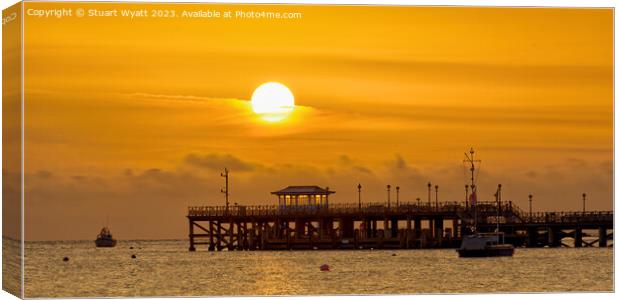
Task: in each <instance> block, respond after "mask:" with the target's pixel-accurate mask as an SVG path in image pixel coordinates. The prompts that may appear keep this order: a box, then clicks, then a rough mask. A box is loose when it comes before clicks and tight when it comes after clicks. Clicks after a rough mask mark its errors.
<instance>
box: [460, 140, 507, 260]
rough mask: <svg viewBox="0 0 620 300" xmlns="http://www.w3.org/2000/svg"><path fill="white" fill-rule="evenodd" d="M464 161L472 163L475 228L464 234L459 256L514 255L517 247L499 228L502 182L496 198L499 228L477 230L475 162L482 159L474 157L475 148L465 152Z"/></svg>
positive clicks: (471, 198) (472, 201)
mask: <svg viewBox="0 0 620 300" xmlns="http://www.w3.org/2000/svg"><path fill="white" fill-rule="evenodd" d="M464 162H466V163H468V164H469V165H470V168H469V170H470V171H471V188H472V193H471V196H470V202H471V203H472V206H473V208H474V228H473V229H474V230H473V232H474V233H473V234H471V235H468V236H464V237H463V241H462V242H461V247H460V248H459V249H458V250H457V252H458V253H459V257H494V256H512V255H513V254H514V251H515V248H514V246H513V245H511V244H506V243H504V233H503V232H500V230H499V207H500V199H501V187H502V186H501V184H500V185H498V190H497V192H496V193H495V200H496V201H497V218H496V220H497V230H496V231H495V232H490V233H482V232H477V228H476V227H477V225H478V224H477V222H478V215H477V208H476V197H477V196H476V180H475V169H476V167H475V162H480V160H475V159H474V149H473V148H472V149H471V150H469V155H467V153H465V160H464Z"/></svg>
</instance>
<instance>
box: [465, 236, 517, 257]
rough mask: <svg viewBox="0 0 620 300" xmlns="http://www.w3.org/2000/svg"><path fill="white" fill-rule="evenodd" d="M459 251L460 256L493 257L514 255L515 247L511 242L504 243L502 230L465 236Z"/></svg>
mask: <svg viewBox="0 0 620 300" xmlns="http://www.w3.org/2000/svg"><path fill="white" fill-rule="evenodd" d="M457 251H458V252H459V257H493V256H512V255H513V254H514V252H515V248H514V246H513V245H511V244H504V242H503V233H501V232H499V233H497V232H492V233H480V232H478V233H474V234H472V235H468V236H465V237H464V238H463V242H462V243H461V248H459V249H458V250H457Z"/></svg>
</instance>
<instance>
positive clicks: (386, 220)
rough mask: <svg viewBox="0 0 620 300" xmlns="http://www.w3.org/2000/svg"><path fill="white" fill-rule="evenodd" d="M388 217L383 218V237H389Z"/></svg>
mask: <svg viewBox="0 0 620 300" xmlns="http://www.w3.org/2000/svg"><path fill="white" fill-rule="evenodd" d="M388 229H389V226H388V219H383V238H389V236H388V232H389V231H388Z"/></svg>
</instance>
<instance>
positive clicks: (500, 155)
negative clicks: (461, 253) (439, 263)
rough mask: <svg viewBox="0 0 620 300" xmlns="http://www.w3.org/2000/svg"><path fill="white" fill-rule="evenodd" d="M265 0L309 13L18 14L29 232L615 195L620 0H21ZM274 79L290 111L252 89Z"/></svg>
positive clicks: (544, 203)
mask: <svg viewBox="0 0 620 300" xmlns="http://www.w3.org/2000/svg"><path fill="white" fill-rule="evenodd" d="M60 7H64V8H74V9H75V8H78V7H82V8H85V9H89V8H98V9H113V8H117V9H122V8H134V9H137V8H149V9H151V8H159V9H166V8H167V9H175V10H176V11H177V12H181V11H182V10H200V9H202V10H207V9H217V10H220V11H226V10H231V11H235V10H246V11H251V10H259V11H280V12H300V13H302V14H303V17H302V18H301V19H288V20H266V19H262V20H248V19H245V20H239V19H231V20H225V19H187V18H171V19H153V18H146V19H134V20H133V21H132V20H129V19H127V18H120V17H118V18H88V17H85V18H77V17H72V18H62V19H57V18H37V17H33V16H30V17H29V16H26V25H25V69H24V72H25V76H26V77H25V90H26V95H25V99H26V100H25V122H26V123H25V124H26V125H25V149H26V150H25V161H26V164H25V168H26V170H25V173H26V194H25V197H26V220H25V221H26V223H25V228H26V239H27V240H51V239H93V238H94V237H95V236H96V234H97V233H98V231H99V229H100V226H102V225H104V224H105V222H106V216H109V220H110V221H109V222H110V227H111V228H112V232H113V233H114V234H115V236H116V237H118V238H120V239H135V238H144V239H152V238H184V237H186V235H187V232H186V230H187V228H186V227H187V221H186V219H185V217H184V216H185V215H186V210H187V206H188V205H223V203H224V200H223V199H224V198H223V196H222V194H221V193H220V192H219V189H220V188H221V187H222V185H223V180H222V178H221V177H220V172H221V171H222V169H223V168H224V167H227V168H229V169H230V176H231V187H230V190H231V202H238V203H239V204H242V205H250V204H252V205H253V204H265V205H268V204H269V205H271V204H275V203H276V199H275V198H274V197H273V196H272V195H271V194H270V192H271V191H275V190H277V189H280V188H283V187H286V186H288V185H320V186H323V187H325V186H329V187H330V189H331V190H334V191H336V194H334V195H333V198H332V199H333V200H332V201H333V202H353V201H357V190H356V186H357V184H358V182H359V183H361V184H362V185H363V187H364V190H363V196H362V197H363V200H364V201H373V202H379V201H385V194H386V191H385V185H386V184H391V185H392V186H397V185H398V186H400V187H401V201H414V199H415V198H416V197H421V198H422V199H426V192H425V188H426V183H427V182H428V181H431V182H432V183H433V185H434V184H438V185H439V186H440V196H439V197H440V201H463V198H464V193H465V191H464V184H465V183H466V182H467V176H466V174H465V172H466V169H465V167H464V165H463V163H462V160H463V158H464V154H463V153H464V152H466V151H468V150H469V148H470V147H474V148H475V149H476V150H477V155H479V158H480V159H482V165H481V172H480V179H479V180H480V184H479V193H480V198H483V199H488V200H490V199H491V198H492V195H493V192H494V191H495V186H496V185H497V184H498V183H501V184H502V185H503V186H504V193H503V195H504V196H503V198H504V200H506V201H508V200H511V201H513V202H514V203H516V204H517V205H519V206H521V207H522V208H523V209H526V208H527V195H528V194H530V193H532V194H534V209H535V210H580V209H581V200H580V198H581V193H583V192H585V193H587V194H588V202H587V207H588V209H593V210H610V209H612V172H613V164H612V159H613V107H612V105H613V52H612V51H613V31H612V29H613V11H612V10H611V9H532V8H471V7H468V8H457V7H424V8H421V7H371V6H366V7H355V6H332V7H325V6H294V5H288V6H267V5H264V6H247V5H238V6H233V5H175V6H166V5H126V4H110V3H100V4H87V5H86V4H51V3H26V9H28V8H60ZM269 81H277V82H280V83H282V84H284V85H286V86H287V87H288V88H289V89H290V90H291V91H292V93H293V94H294V96H295V102H296V107H295V109H294V111H293V113H292V114H291V115H289V116H288V117H287V118H285V119H283V120H282V121H280V122H266V121H264V120H262V119H261V118H260V117H259V116H257V115H256V114H255V113H254V112H253V111H252V108H251V106H250V102H249V99H250V97H251V96H252V93H253V92H254V89H256V88H257V87H258V86H259V85H261V84H262V83H265V82H269Z"/></svg>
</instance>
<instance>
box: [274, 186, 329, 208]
mask: <svg viewBox="0 0 620 300" xmlns="http://www.w3.org/2000/svg"><path fill="white" fill-rule="evenodd" d="M271 193H272V194H274V195H276V196H278V207H280V208H289V207H328V206H329V195H330V194H333V193H335V192H333V191H330V190H329V188H328V187H326V188H324V189H323V188H321V187H318V186H316V185H310V186H308V185H304V186H298V185H293V186H288V187H286V188H284V189H281V190H279V191H275V192H271Z"/></svg>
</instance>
